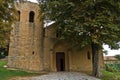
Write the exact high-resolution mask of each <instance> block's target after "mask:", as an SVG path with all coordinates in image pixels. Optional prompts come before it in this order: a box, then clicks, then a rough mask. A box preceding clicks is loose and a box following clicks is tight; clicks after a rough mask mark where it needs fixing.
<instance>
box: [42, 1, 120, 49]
mask: <svg viewBox="0 0 120 80" xmlns="http://www.w3.org/2000/svg"><path fill="white" fill-rule="evenodd" d="M41 5H42V10H43V12H44V18H45V19H46V20H51V21H55V22H56V24H57V29H59V30H61V31H62V37H61V39H64V40H67V41H69V42H71V43H73V44H75V45H80V47H85V46H86V45H90V44H92V43H95V44H97V45H98V47H99V48H102V45H101V44H103V43H105V44H108V45H109V46H110V48H112V49H113V48H115V49H116V48H118V45H117V44H116V43H117V42H118V41H120V37H119V36H120V34H119V32H120V15H119V14H120V1H119V0H75V1H74V0H62V1H61V0H42V4H41ZM41 5H40V7H41ZM71 37H72V38H71Z"/></svg>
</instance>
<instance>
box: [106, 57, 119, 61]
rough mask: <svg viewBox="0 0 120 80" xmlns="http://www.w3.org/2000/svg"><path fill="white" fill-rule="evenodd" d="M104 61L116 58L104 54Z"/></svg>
mask: <svg viewBox="0 0 120 80" xmlns="http://www.w3.org/2000/svg"><path fill="white" fill-rule="evenodd" d="M104 60H105V61H116V60H118V59H117V58H115V56H104Z"/></svg>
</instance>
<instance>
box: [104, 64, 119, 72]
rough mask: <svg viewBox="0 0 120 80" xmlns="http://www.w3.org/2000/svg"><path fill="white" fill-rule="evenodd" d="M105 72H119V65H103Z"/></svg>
mask: <svg viewBox="0 0 120 80" xmlns="http://www.w3.org/2000/svg"><path fill="white" fill-rule="evenodd" d="M105 67H106V70H107V71H110V72H119V71H120V63H112V64H110V63H109V64H105Z"/></svg>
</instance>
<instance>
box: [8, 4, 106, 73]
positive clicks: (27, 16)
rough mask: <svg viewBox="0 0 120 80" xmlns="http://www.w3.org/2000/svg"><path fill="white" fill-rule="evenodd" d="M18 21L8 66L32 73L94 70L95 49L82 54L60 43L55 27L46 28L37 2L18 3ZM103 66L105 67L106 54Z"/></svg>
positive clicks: (86, 49) (14, 29)
mask: <svg viewBox="0 0 120 80" xmlns="http://www.w3.org/2000/svg"><path fill="white" fill-rule="evenodd" d="M15 7H16V10H17V12H18V18H19V19H18V21H15V23H14V25H13V30H12V32H11V37H10V46H9V56H8V64H7V65H8V67H11V68H16V69H22V70H28V71H84V72H86V71H92V54H91V53H92V52H91V47H90V46H88V47H85V48H84V49H83V50H81V51H79V50H77V49H76V48H72V49H69V48H68V47H69V43H67V42H65V41H58V39H57V37H58V34H57V32H55V29H54V26H48V27H44V24H43V21H42V20H40V19H39V11H40V9H39V6H38V4H37V3H32V2H22V3H19V2H17V3H15ZM99 59H100V60H99V63H100V67H103V66H104V63H103V54H102V51H100V53H99Z"/></svg>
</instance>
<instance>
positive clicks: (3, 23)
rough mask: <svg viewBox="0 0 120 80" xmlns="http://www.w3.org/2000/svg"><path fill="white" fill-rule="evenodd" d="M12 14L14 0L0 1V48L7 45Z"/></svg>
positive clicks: (13, 16) (12, 18)
mask: <svg viewBox="0 0 120 80" xmlns="http://www.w3.org/2000/svg"><path fill="white" fill-rule="evenodd" d="M14 12H15V9H14V0H0V48H1V47H6V45H7V44H8V40H9V36H10V31H11V29H12V27H11V24H12V22H13V20H14V19H15V13H14Z"/></svg>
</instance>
